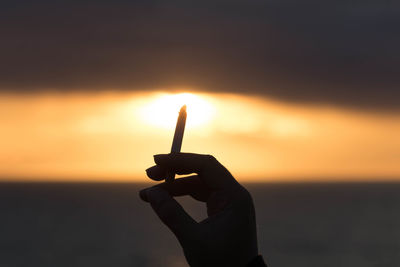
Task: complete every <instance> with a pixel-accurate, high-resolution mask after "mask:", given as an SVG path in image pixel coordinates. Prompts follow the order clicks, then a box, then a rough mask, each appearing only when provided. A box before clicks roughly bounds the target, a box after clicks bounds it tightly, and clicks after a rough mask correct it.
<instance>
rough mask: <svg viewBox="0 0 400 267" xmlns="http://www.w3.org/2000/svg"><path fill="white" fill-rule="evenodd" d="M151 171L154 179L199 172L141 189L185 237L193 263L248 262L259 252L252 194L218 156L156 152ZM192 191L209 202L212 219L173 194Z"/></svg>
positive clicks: (167, 222)
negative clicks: (198, 216)
mask: <svg viewBox="0 0 400 267" xmlns="http://www.w3.org/2000/svg"><path fill="white" fill-rule="evenodd" d="M154 160H155V162H156V166H153V167H151V168H149V169H147V175H148V176H149V177H150V178H151V179H153V180H158V181H159V180H163V179H164V178H165V173H166V171H172V172H175V173H177V174H190V173H197V175H193V176H188V177H184V178H180V179H176V180H175V181H174V182H172V183H168V184H167V183H161V184H158V185H156V186H154V187H150V188H147V189H144V190H142V191H140V197H141V198H142V199H143V200H144V201H146V202H150V204H151V206H152V207H153V209H154V211H155V212H156V213H157V215H158V216H159V217H160V219H161V221H163V223H164V224H165V225H167V226H168V228H169V229H171V231H172V232H173V233H174V234H175V236H176V237H177V239H178V240H179V242H180V244H181V246H182V248H183V251H184V254H185V257H186V260H187V261H188V263H189V264H190V266H202V267H204V266H246V265H247V264H248V263H249V262H250V261H251V260H252V259H254V258H255V257H256V256H257V255H258V249H257V233H256V222H255V211H254V206H253V201H252V198H251V196H250V194H249V192H248V191H247V190H246V189H245V188H244V187H242V186H241V185H240V184H239V183H238V182H237V181H236V180H235V179H234V178H233V176H232V175H231V174H230V173H229V171H228V170H227V169H226V168H225V167H224V166H222V165H221V164H220V163H219V162H218V161H217V160H216V159H215V158H214V157H213V156H209V155H199V154H191V153H174V154H161V155H155V156H154ZM183 195H190V196H192V197H193V198H194V199H196V200H198V201H202V202H205V203H206V204H207V214H208V218H207V219H205V220H203V221H201V222H196V221H195V220H194V219H192V218H191V217H190V216H189V215H188V214H187V213H186V212H185V210H184V209H183V208H182V206H181V205H180V204H179V203H178V202H177V201H176V200H175V199H174V198H173V196H183Z"/></svg>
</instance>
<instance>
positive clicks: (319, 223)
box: [0, 182, 400, 267]
mask: <svg viewBox="0 0 400 267" xmlns="http://www.w3.org/2000/svg"><path fill="white" fill-rule="evenodd" d="M147 186H149V184H142V183H0V267H17V266H18V267H19V266H24V267H36V266H37V267H46V266H48V267H64V266H65V267H72V266H74V267H90V266H94V267H102V266H113V267H114V266H119V267H125V266H143V267H146V266H149V267H150V266H151V267H153V266H166V267H178V266H179V267H180V266H188V265H187V263H186V261H185V258H184V255H183V252H182V249H181V248H180V246H179V244H178V242H177V240H176V238H175V237H174V236H173V234H172V233H171V232H170V231H169V230H168V229H167V227H166V226H164V225H163V224H162V223H161V222H160V221H159V219H158V217H157V216H156V215H155V214H154V212H153V211H152V209H151V207H150V206H149V204H147V203H145V202H143V201H141V200H140V199H139V197H138V191H139V190H140V189H142V188H145V187H147ZM244 186H245V187H246V188H247V189H248V190H249V191H250V193H251V194H252V196H253V198H254V203H255V207H256V214H257V229H258V243H259V252H260V254H262V255H263V257H264V259H265V261H266V262H267V264H268V266H270V267H271V266H272V267H274V266H276V267H293V266H296V267H313V266H318V267H321V266H323V267H338V266H362V267H366V266H376V267H378V266H379V267H389V266H393V267H394V266H400V183H377V182H375V183H282V184H279V183H259V184H255V183H252V184H244ZM179 202H181V203H182V205H183V206H184V208H185V209H186V210H187V211H188V213H190V214H191V215H192V216H193V217H194V218H195V219H196V220H202V219H204V218H205V217H206V211H205V205H204V204H203V203H199V202H196V201H194V200H192V199H190V198H188V197H181V198H179Z"/></svg>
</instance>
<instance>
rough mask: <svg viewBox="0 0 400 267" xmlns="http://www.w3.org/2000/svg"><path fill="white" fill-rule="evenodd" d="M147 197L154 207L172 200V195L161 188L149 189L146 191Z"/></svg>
mask: <svg viewBox="0 0 400 267" xmlns="http://www.w3.org/2000/svg"><path fill="white" fill-rule="evenodd" d="M146 197H147V200H148V201H149V202H150V203H151V204H152V205H153V206H159V205H160V204H161V203H163V202H165V201H167V200H170V199H172V197H171V196H170V194H169V193H168V192H167V191H166V190H164V189H163V188H161V187H159V186H153V187H151V188H148V189H147V190H146Z"/></svg>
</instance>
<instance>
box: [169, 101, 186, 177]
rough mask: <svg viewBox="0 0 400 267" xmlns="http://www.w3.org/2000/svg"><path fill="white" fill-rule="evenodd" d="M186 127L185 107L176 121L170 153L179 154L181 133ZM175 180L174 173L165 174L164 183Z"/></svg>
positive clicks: (184, 106)
mask: <svg viewBox="0 0 400 267" xmlns="http://www.w3.org/2000/svg"><path fill="white" fill-rule="evenodd" d="M185 125H186V105H183V106H182V107H181V110H180V111H179V116H178V120H177V121H176V127H175V134H174V140H173V141H172V147H171V153H179V152H181V147H182V140H183V133H184V132H185ZM174 179H175V172H167V176H166V177H165V182H167V183H171V182H173V181H174Z"/></svg>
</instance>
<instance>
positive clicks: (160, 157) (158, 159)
mask: <svg viewBox="0 0 400 267" xmlns="http://www.w3.org/2000/svg"><path fill="white" fill-rule="evenodd" d="M153 157H154V162H155V163H156V164H157V165H163V164H165V162H166V160H167V158H168V154H157V155H154V156H153Z"/></svg>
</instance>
